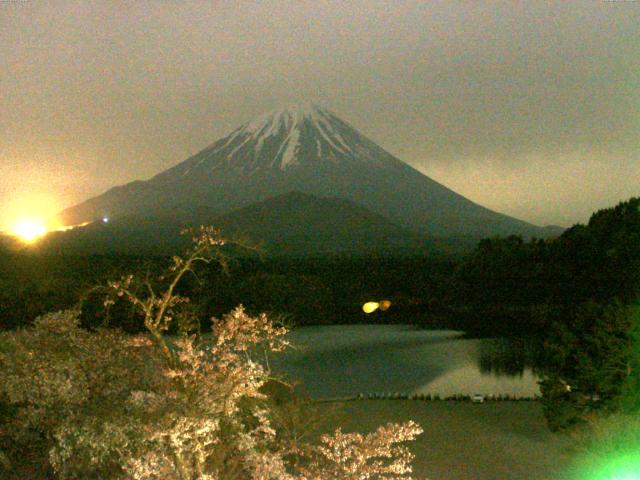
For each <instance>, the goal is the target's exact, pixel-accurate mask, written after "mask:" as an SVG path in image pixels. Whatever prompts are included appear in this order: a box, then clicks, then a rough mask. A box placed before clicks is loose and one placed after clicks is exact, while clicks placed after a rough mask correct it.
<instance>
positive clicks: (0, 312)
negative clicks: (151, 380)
mask: <svg viewBox="0 0 640 480" xmlns="http://www.w3.org/2000/svg"><path fill="white" fill-rule="evenodd" d="M639 203H640V199H638V198H634V199H631V200H629V201H627V202H623V203H620V204H619V205H618V206H616V207H613V208H609V209H605V210H601V211H598V212H596V213H594V214H593V215H592V217H591V219H590V221H589V223H588V224H587V225H576V226H574V227H572V228H570V229H568V230H567V231H565V232H564V233H563V234H562V235H561V236H560V237H558V238H556V239H552V240H541V239H532V240H530V241H524V240H523V239H522V238H521V237H517V236H511V237H507V238H492V239H485V240H482V241H481V242H480V243H479V244H478V245H477V247H476V248H475V249H474V250H473V251H472V252H471V253H469V254H467V255H466V256H457V257H454V256H449V255H437V254H433V255H430V256H406V257H403V256H395V257H393V256H388V255H386V256H384V255H376V256H367V257H347V256H343V257H341V256H328V257H316V258H291V257H268V258H260V257H257V256H255V255H249V256H238V255H235V256H232V257H231V259H230V268H229V270H228V271H227V272H225V271H222V270H221V269H220V268H219V267H207V268H201V269H200V270H199V271H198V272H196V273H197V277H196V276H192V277H190V278H189V279H188V281H187V282H185V285H184V287H183V289H184V291H183V292H181V293H183V294H185V295H187V296H189V297H190V298H192V299H193V300H194V301H195V303H194V306H193V308H194V312H195V313H196V314H197V315H198V316H199V317H200V318H201V320H202V324H203V325H207V324H208V318H209V317H210V316H211V315H221V314H222V313H224V312H227V311H229V310H230V309H231V308H233V307H234V306H236V305H238V304H239V303H242V304H244V305H245V307H247V309H249V310H250V311H255V312H257V311H267V312H270V313H276V314H281V315H284V316H286V317H287V318H288V319H289V320H290V321H291V323H292V324H293V325H309V324H328V323H410V324H417V325H423V326H425V327H430V328H455V329H461V330H465V331H467V332H468V333H469V334H472V335H483V336H501V335H532V334H535V335H539V334H544V333H545V332H546V331H547V330H548V329H549V327H550V325H551V324H552V323H553V322H556V321H557V319H558V318H562V317H563V316H567V315H569V312H570V310H571V309H572V308H573V307H574V306H575V305H578V304H582V303H584V302H587V301H593V302H596V303H600V304H607V303H611V302H614V301H618V302H621V303H623V304H630V303H632V302H633V301H634V300H635V295H636V291H637V288H638V286H639V285H640V212H639V209H638V206H639ZM167 260H168V259H167V258H166V257H153V256H146V257H143V256H122V255H92V256H74V255H29V254H20V253H15V252H13V253H12V252H11V251H10V250H8V249H4V250H0V305H2V308H1V309H0V329H10V328H16V327H19V326H21V325H26V324H29V323H30V322H31V321H32V320H33V319H34V318H35V317H36V316H37V315H40V314H42V313H45V312H49V311H52V310H56V309H62V308H68V307H70V306H73V305H76V304H77V303H78V302H79V301H80V302H81V303H82V306H83V310H84V311H85V318H86V319H87V322H88V324H90V325H95V324H96V323H106V322H107V321H108V323H109V324H110V325H112V326H116V327H117V326H119V327H123V328H125V329H126V330H131V331H135V330H137V329H139V328H140V327H141V326H140V325H139V319H136V318H135V314H133V313H132V312H130V311H129V310H130V309H129V310H127V309H126V308H120V307H119V306H118V305H117V304H116V305H114V307H113V308H112V309H111V311H110V312H109V314H108V316H107V314H106V313H105V311H104V308H103V306H102V303H103V294H102V293H101V290H100V289H99V288H96V286H97V285H104V284H105V283H106V281H107V280H109V279H112V280H113V279H117V278H118V277H119V276H120V275H122V274H124V273H130V272H134V273H136V274H137V275H142V276H147V277H148V278H149V279H150V280H154V278H155V273H154V272H159V271H161V269H162V267H164V266H165V265H166V264H167ZM382 299H386V300H389V301H391V308H389V309H388V310H387V311H384V312H381V311H377V312H374V313H373V314H370V315H367V314H365V313H364V312H363V311H362V309H361V307H362V304H363V303H365V302H367V301H372V300H374V301H376V300H382Z"/></svg>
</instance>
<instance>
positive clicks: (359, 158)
mask: <svg viewBox="0 0 640 480" xmlns="http://www.w3.org/2000/svg"><path fill="white" fill-rule="evenodd" d="M394 161H395V159H393V157H392V156H391V155H390V154H388V153H387V152H385V151H384V150H382V149H381V148H380V147H378V146H377V145H376V144H375V143H373V142H372V141H371V140H369V139H367V138H366V137H364V136H363V135H362V134H360V133H359V132H358V131H357V130H355V129H354V128H353V127H352V126H350V125H349V124H348V123H346V122H344V121H343V120H341V119H340V118H338V117H337V116H336V115H335V114H334V113H332V112H331V111H329V110H326V109H323V108H320V107H318V106H317V105H314V104H302V105H293V106H290V107H287V108H282V109H278V110H273V111H271V112H269V113H267V114H264V115H260V116H258V117H256V118H254V119H253V120H251V121H249V122H247V123H245V124H244V125H242V126H240V127H239V128H237V129H235V130H234V131H233V132H231V133H230V134H229V135H228V136H226V137H224V138H222V139H220V140H218V141H216V142H215V143H213V144H212V145H210V146H209V147H207V148H206V149H204V150H203V151H201V152H200V153H198V154H197V155H195V156H193V157H191V158H190V159H189V160H187V161H186V162H183V163H181V164H179V165H177V166H176V167H175V168H173V169H170V170H168V171H167V172H164V173H162V174H161V175H159V177H164V176H166V175H177V176H189V175H203V174H205V175H206V174H208V172H211V171H213V170H217V169H229V168H230V169H233V170H235V171H236V172H238V173H242V174H245V175H250V174H253V173H254V172H256V171H258V170H264V169H279V170H287V169H289V168H291V167H294V166H299V165H307V166H313V165H318V164H319V163H323V162H333V163H345V164H350V163H368V164H370V165H377V166H382V165H384V164H386V163H389V162H394Z"/></svg>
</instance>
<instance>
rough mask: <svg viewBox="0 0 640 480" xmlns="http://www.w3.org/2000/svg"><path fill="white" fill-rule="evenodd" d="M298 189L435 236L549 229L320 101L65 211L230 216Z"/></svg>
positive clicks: (260, 120) (243, 129)
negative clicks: (385, 142)
mask: <svg viewBox="0 0 640 480" xmlns="http://www.w3.org/2000/svg"><path fill="white" fill-rule="evenodd" d="M292 191H297V192H302V193H306V194H310V195H314V196H317V197H334V198H342V199H346V200H349V201H351V202H354V203H356V204H359V205H361V206H363V207H365V208H368V209H369V210H371V211H373V212H374V213H377V214H379V215H383V216H384V217H386V218H387V219H388V220H390V221H391V222H393V223H395V224H397V225H400V226H403V227H405V228H410V229H413V230H419V231H422V232H427V233H429V234H431V235H435V236H472V237H477V238H479V237H483V236H491V235H499V234H503V235H504V234H522V235H525V236H526V235H536V236H543V235H544V232H543V231H542V229H540V228H539V227H535V226H534V225H531V224H528V223H526V222H522V221H520V220H517V219H515V218H511V217H508V216H506V215H502V214H499V213H496V212H493V211H491V210H488V209H486V208H484V207H482V206H480V205H477V204H475V203H473V202H471V201H470V200H468V199H466V198H464V197H463V196H461V195H458V194H457V193H455V192H453V191H451V190H450V189H448V188H447V187H445V186H444V185H442V184H440V183H438V182H436V181H434V180H432V179H431V178H429V177H427V176H425V175H423V174H422V173H420V172H418V171H417V170H415V169H414V168H412V167H411V166H409V165H407V164H406V163H404V162H402V161H400V160H398V159H397V158H395V157H394V156H393V155H391V154H390V153H389V152H387V151H386V150H384V149H383V148H381V147H379V146H378V145H376V144H375V143H374V142H373V141H371V140H369V139H368V138H367V137H365V136H364V135H362V134H361V133H360V132H358V131H357V130H356V129H355V128H353V127H352V126H351V125H349V124H348V123H347V122H345V121H344V120H342V119H340V118H339V117H338V116H337V115H335V114H334V113H332V112H331V111H329V110H326V109H324V108H320V107H318V106H316V105H313V104H303V105H295V106H292V107H287V108H283V109H279V110H274V111H272V112H269V113H267V114H264V115H260V116H258V117H256V118H254V119H252V120H250V121H248V122H247V123H245V124H243V125H241V126H240V127H238V128H237V129H235V130H234V131H233V132H231V133H230V134H229V135H227V136H226V137H224V138H221V139H219V140H217V141H216V142H214V143H213V144H211V145H210V146H209V147H207V148H205V149H204V150H202V151H201V152H199V153H197V154H195V155H193V156H192V157H190V158H188V159H187V160H185V161H183V162H181V163H178V164H177V165H176V166H175V167H173V168H170V169H168V170H166V171H164V172H162V173H159V174H158V175H156V176H155V177H153V178H152V179H150V180H148V181H138V182H133V183H129V184H127V185H123V186H120V187H115V188H112V189H111V190H109V191H108V192H106V193H104V194H103V195H100V196H98V197H95V198H92V199H90V200H87V201H86V202H84V203H82V204H80V205H77V206H75V207H72V208H69V209H67V210H65V211H64V212H62V214H61V216H62V219H63V221H64V222H65V223H66V224H69V225H72V224H79V223H82V222H85V221H91V220H93V219H96V218H102V217H103V216H108V217H109V218H114V219H115V218H117V217H118V216H123V215H139V214H143V215H146V216H151V215H155V214H157V213H159V212H167V211H174V210H175V209H180V210H182V211H185V210H187V211H191V210H192V209H197V208H199V207H206V208H208V209H213V210H215V211H217V212H219V213H225V212H229V211H230V210H233V209H236V208H240V207H244V206H247V205H250V204H252V203H254V202H260V201H263V200H266V199H268V198H271V197H275V196H277V195H283V194H286V193H288V192H292ZM284 220H287V219H284ZM287 221H294V220H293V219H288V220H287Z"/></svg>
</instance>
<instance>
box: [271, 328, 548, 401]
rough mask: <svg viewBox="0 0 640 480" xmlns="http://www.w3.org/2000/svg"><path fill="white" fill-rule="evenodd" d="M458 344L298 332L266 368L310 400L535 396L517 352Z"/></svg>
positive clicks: (403, 332)
mask: <svg viewBox="0 0 640 480" xmlns="http://www.w3.org/2000/svg"><path fill="white" fill-rule="evenodd" d="M460 336H461V332H454V331H428V330H419V329H416V328H415V327H412V326H406V325H332V326H314V327H302V328H299V329H296V330H294V331H293V332H291V333H290V334H289V339H290V341H291V342H292V344H293V345H294V348H293V349H290V350H289V351H287V352H286V353H284V354H278V355H275V356H273V357H272V358H271V366H272V367H273V369H274V371H275V373H279V374H281V375H285V376H286V377H287V378H288V379H291V380H298V381H301V382H302V384H303V385H304V388H305V389H306V391H307V392H308V393H309V394H310V395H312V396H313V397H316V398H328V397H343V396H351V395H357V394H359V393H365V394H368V393H384V394H387V393H395V392H399V393H407V394H413V393H424V394H438V395H440V396H441V397H444V396H450V395H455V394H465V395H471V394H474V393H481V394H484V395H490V394H493V395H498V394H499V395H506V394H508V395H511V396H524V397H531V396H534V395H537V394H539V392H540V390H539V387H538V384H537V380H538V378H537V376H536V375H535V374H534V372H533V371H532V369H531V368H530V367H528V366H527V365H526V361H525V360H526V359H523V358H520V357H522V356H523V355H520V356H519V353H518V352H519V351H520V352H522V349H521V348H518V349H512V350H509V348H507V347H505V344H504V342H501V341H500V340H496V339H482V340H477V339H465V338H460ZM514 350H515V351H514Z"/></svg>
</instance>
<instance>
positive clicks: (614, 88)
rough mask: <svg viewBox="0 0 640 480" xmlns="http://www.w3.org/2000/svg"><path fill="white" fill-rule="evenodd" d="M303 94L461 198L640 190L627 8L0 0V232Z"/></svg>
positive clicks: (554, 219)
mask: <svg viewBox="0 0 640 480" xmlns="http://www.w3.org/2000/svg"><path fill="white" fill-rule="evenodd" d="M300 101H313V102H315V103H317V104H319V105H321V106H323V107H326V108H329V109H331V110H333V111H334V112H335V113H336V114H338V115H339V116H340V117H342V118H343V119H345V120H346V121H348V122H349V123H351V124H352V125H353V126H355V127H356V128H357V129H359V130H360V131H361V132H362V133H364V134H366V135H367V136H369V137H370V138H371V139H372V140H374V141H376V142H377V143H378V144H380V145H381V146H382V147H384V148H385V149H387V150H388V151H390V152H391V153H393V154H394V155H396V156H397V157H398V158H400V159H401V160H403V161H405V162H407V163H409V164H411V165H412V166H414V167H415V168H417V169H418V170H420V171H421V172H423V173H425V174H427V175H429V176H430V177H432V178H433V179H435V180H437V181H439V182H441V183H443V184H445V185H446V186H448V187H450V188H452V189H453V190H455V191H457V192H458V193H461V194H463V195H465V196H467V197H468V198H470V199H471V200H473V201H475V202H478V203H480V204H482V205H485V206H487V207H489V208H492V209H494V210H497V211H500V212H504V213H507V214H510V215H513V216H516V217H518V218H521V219H524V220H528V221H531V222H534V223H537V224H560V225H565V226H567V225H571V224H573V223H575V222H578V221H580V222H584V221H586V220H588V216H589V214H590V213H591V212H592V211H593V210H595V209H598V208H602V207H606V206H610V205H613V204H615V203H617V202H618V201H620V200H623V199H626V198H628V197H630V196H632V195H640V1H638V2H636V1H586V0H581V1H566V0H563V1H559V2H545V1H540V0H535V1H532V0H527V1H523V2H516V1H508V2H506V1H505V2H484V1H483V2H478V1H476V0H470V1H460V2H455V1H451V0H447V1H424V2H412V1H400V0H394V1H387V2H382V1H374V0H366V1H362V2H353V1H351V2H346V1H344V2H322V1H319V0H315V1H308V2H307V1H301V0H296V1H293V2H286V1H261V2H242V1H238V0H235V1H228V2H225V1H217V2H204V1H201V2H186V1H178V0H175V1H171V0H162V1H137V2H124V1H123V2H120V1H115V0H109V1H102V2H92V1H88V0H81V1H78V2H75V1H65V0H59V1H53V2H46V1H41V0H16V1H12V0H8V1H6V0H3V1H2V2H0V202H2V203H1V205H2V209H0V226H1V225H5V226H6V225H7V223H9V222H11V221H12V220H13V219H14V217H15V216H16V215H18V214H22V213H23V212H27V211H28V210H29V209H30V208H31V209H40V210H43V209H46V210H47V212H46V213H53V212H55V211H58V210H61V209H62V208H64V207H67V206H70V205H73V204H75V203H77V202H79V201H82V200H84V199H86V198H88V197H90V196H93V195H96V194H99V193H102V192H103V191H104V190H106V189H108V188H109V187H111V186H114V185H118V184H122V183H125V182H128V181H132V180H135V179H146V178H149V177H151V176H153V175H154V174H156V173H158V172H160V171H162V170H164V169H166V168H168V167H170V166H172V165H174V164H176V163H178V162H180V161H182V160H184V159H186V158H187V157H188V156H189V155H191V154H193V153H195V152H197V151H198V150H200V149H202V148H204V147H205V146H207V145H209V144H211V143H212V142H213V141H214V140H216V139H218V138H220V137H222V136H224V135H226V134H227V133H229V132H230V131H231V130H233V129H234V128H235V127H237V126H238V125H240V124H242V123H244V122H246V121H248V120H250V119H251V118H252V117H254V116H255V115H257V114H261V113H263V112H265V111H268V110H271V109H273V108H277V107H279V106H281V105H286V104H291V103H297V102H300Z"/></svg>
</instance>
